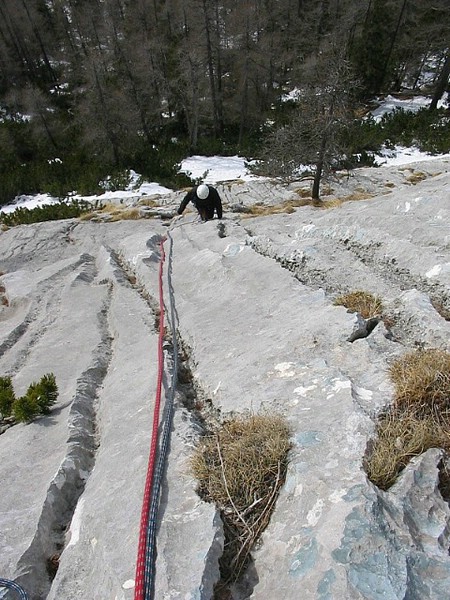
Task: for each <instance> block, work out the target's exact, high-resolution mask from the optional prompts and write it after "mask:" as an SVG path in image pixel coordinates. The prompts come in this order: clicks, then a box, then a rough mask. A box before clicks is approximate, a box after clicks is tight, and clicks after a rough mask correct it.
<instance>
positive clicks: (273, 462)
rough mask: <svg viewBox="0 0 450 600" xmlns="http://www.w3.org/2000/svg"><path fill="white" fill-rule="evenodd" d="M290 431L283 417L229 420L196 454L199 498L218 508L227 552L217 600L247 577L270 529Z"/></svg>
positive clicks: (201, 445)
mask: <svg viewBox="0 0 450 600" xmlns="http://www.w3.org/2000/svg"><path fill="white" fill-rule="evenodd" d="M290 448H291V442H290V430H289V426H288V425H287V423H286V421H285V420H284V419H283V418H282V417H281V416H279V415H272V414H267V415H250V416H248V415H244V416H236V417H232V418H229V419H227V420H225V421H224V422H223V423H222V424H220V425H218V426H217V427H216V428H215V429H214V430H213V431H212V432H211V433H209V434H208V435H206V436H205V437H204V438H203V439H202V441H201V443H200V444H199V446H198V447H197V448H196V451H195V452H194V455H193V457H192V459H191V466H192V470H193V473H194V475H195V477H196V478H197V480H198V482H199V486H198V493H199V495H200V496H201V497H202V498H203V499H204V500H206V501H208V502H214V503H216V505H217V506H218V507H219V509H220V511H221V514H222V519H223V523H224V531H225V547H224V553H223V556H222V558H221V560H220V570H221V581H220V582H219V584H218V585H217V588H216V590H215V593H216V596H215V597H216V598H218V597H219V596H220V595H221V594H223V591H224V589H226V588H227V587H228V586H229V585H230V584H231V583H233V582H235V581H237V580H238V579H239V578H240V576H241V575H242V574H243V573H244V570H245V569H246V567H247V566H248V564H249V561H250V552H251V550H252V548H253V546H254V544H255V543H256V541H257V540H258V539H259V537H260V535H261V533H262V532H263V531H264V529H265V528H266V526H267V525H268V523H269V520H270V517H271V514H272V512H273V509H274V506H275V503H276V500H277V497H278V494H279V491H280V489H281V486H282V485H283V482H284V479H285V475H286V468H287V463H288V452H289V450H290Z"/></svg>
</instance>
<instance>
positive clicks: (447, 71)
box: [429, 52, 450, 110]
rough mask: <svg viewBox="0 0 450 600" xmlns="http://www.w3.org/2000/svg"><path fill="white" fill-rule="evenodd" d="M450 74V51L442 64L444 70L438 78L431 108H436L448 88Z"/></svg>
mask: <svg viewBox="0 0 450 600" xmlns="http://www.w3.org/2000/svg"><path fill="white" fill-rule="evenodd" d="M449 75H450V52H447V56H446V57H445V61H444V64H443V66H442V71H441V73H440V75H439V78H438V80H437V83H436V87H435V88H434V94H433V98H432V100H431V104H430V106H429V110H436V108H437V105H438V102H439V100H440V99H441V98H442V96H443V94H444V92H445V90H446V89H447V86H448V78H449Z"/></svg>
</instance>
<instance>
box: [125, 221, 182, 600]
mask: <svg viewBox="0 0 450 600" xmlns="http://www.w3.org/2000/svg"><path fill="white" fill-rule="evenodd" d="M167 239H169V241H170V251H169V261H168V275H167V278H168V290H169V304H170V327H171V330H172V338H173V356H174V362H173V367H172V379H171V384H170V389H169V394H168V397H167V402H166V405H165V410H164V414H163V422H164V428H163V432H162V438H161V445H160V449H159V453H158V426H159V414H160V409H161V390H162V381H163V374H164V350H163V343H164V317H165V309H164V297H163V271H164V262H165V258H166V255H165V251H164V242H165V241H166V240H167ZM160 250H161V258H160V263H159V281H158V288H159V309H160V320H159V338H158V377H157V384H156V398H155V408H154V413H153V428H152V440H151V446H150V456H149V461H148V468H147V477H146V482H145V488H144V499H143V503H142V512H141V524H140V532H139V546H138V558H137V565H136V581H135V592H134V598H135V600H151V598H152V597H153V592H154V583H155V561H156V530H157V525H158V508H159V496H160V490H161V482H162V478H163V474H164V467H165V461H166V456H167V452H168V448H169V440H170V431H171V427H172V420H173V407H174V399H175V388H176V381H177V371H178V342H177V335H176V312H175V302H174V293H173V286H172V255H173V240H172V237H171V236H170V231H168V232H167V237H166V238H162V239H161V242H160Z"/></svg>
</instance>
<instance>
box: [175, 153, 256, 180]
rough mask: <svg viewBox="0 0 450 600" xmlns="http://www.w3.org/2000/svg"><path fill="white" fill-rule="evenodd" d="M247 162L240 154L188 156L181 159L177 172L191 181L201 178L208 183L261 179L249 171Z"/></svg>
mask: <svg viewBox="0 0 450 600" xmlns="http://www.w3.org/2000/svg"><path fill="white" fill-rule="evenodd" d="M248 164H249V162H248V161H247V160H246V159H245V158H242V157H240V156H189V157H188V158H186V159H185V160H183V161H182V163H181V167H180V170H179V172H180V173H184V174H185V175H187V176H188V177H189V178H190V179H192V181H196V180H199V179H201V180H202V181H203V182H204V183H209V184H210V185H214V184H216V183H218V182H219V181H233V180H235V179H242V180H243V181H249V180H251V179H261V177H258V176H256V175H252V174H251V173H250V171H249V169H248V166H247V165H248Z"/></svg>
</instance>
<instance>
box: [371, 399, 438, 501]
mask: <svg viewBox="0 0 450 600" xmlns="http://www.w3.org/2000/svg"><path fill="white" fill-rule="evenodd" d="M376 436H377V437H376V440H375V441H374V442H373V443H372V448H371V449H370V450H369V458H368V460H367V461H366V464H365V467H366V472H367V476H368V478H369V479H370V481H372V483H374V484H375V485H377V486H378V487H379V488H381V489H383V490H387V489H389V488H390V487H391V485H393V484H394V483H395V481H396V479H397V477H398V475H399V473H400V472H401V471H402V470H403V469H404V468H405V467H406V465H407V464H408V463H409V461H410V460H411V459H412V458H414V457H415V456H420V455H421V454H423V453H424V452H426V451H427V450H429V449H430V448H444V449H445V450H447V451H448V450H450V431H449V429H448V427H446V426H445V425H442V424H439V423H436V421H435V419H434V418H433V417H432V416H427V417H424V418H420V417H417V416H415V415H413V414H410V413H409V412H404V413H402V412H399V411H396V410H392V409H391V410H390V411H388V412H387V413H386V414H384V415H383V416H382V417H381V418H380V419H379V421H378V423H377V428H376Z"/></svg>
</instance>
